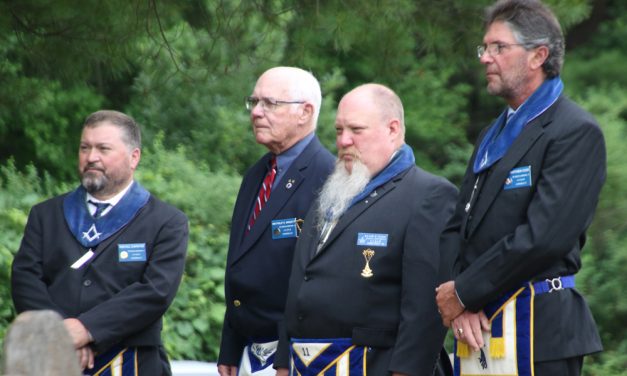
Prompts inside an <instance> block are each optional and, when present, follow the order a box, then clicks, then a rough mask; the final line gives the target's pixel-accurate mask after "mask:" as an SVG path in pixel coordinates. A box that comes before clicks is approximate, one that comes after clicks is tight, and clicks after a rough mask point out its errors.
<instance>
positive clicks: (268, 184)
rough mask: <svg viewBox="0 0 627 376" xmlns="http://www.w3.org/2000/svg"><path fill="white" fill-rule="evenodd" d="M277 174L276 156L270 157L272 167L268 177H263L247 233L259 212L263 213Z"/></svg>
mask: <svg viewBox="0 0 627 376" xmlns="http://www.w3.org/2000/svg"><path fill="white" fill-rule="evenodd" d="M275 176H276V157H272V159H270V169H269V170H268V173H267V174H266V177H265V178H264V179H263V183H261V188H260V189H259V194H258V195H257V200H256V201H255V207H254V208H253V214H252V215H251V216H250V220H249V221H248V227H247V228H246V232H247V233H248V232H249V231H250V229H251V228H252V227H253V225H254V224H255V221H256V220H257V217H258V216H259V213H261V209H263V207H264V206H265V205H266V202H268V200H269V199H270V192H271V190H272V183H274V178H275Z"/></svg>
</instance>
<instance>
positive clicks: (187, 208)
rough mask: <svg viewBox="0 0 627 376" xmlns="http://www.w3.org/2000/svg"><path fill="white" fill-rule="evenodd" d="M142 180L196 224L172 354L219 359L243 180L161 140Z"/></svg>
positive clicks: (171, 329)
mask: <svg viewBox="0 0 627 376" xmlns="http://www.w3.org/2000/svg"><path fill="white" fill-rule="evenodd" d="M137 180H138V181H140V182H141V183H142V184H143V185H144V186H145V187H146V188H147V189H148V190H149V191H150V192H151V193H152V194H154V195H155V196H157V197H159V198H160V199H162V200H164V201H166V202H168V203H171V204H172V205H174V206H176V207H178V208H179V209H181V210H182V211H183V212H184V213H185V214H186V215H187V217H188V218H189V222H190V235H189V237H190V239H189V247H188V251H187V252H188V253H187V260H186V266H185V275H184V276H183V281H182V283H181V287H180V288H179V293H178V294H177V296H176V299H175V300H174V303H173V304H172V306H171V307H170V309H169V310H168V312H167V314H166V317H165V320H164V333H163V338H164V342H165V346H166V349H167V350H168V353H169V355H170V356H171V357H172V358H173V359H203V360H212V359H216V358H217V355H218V354H217V349H218V347H219V343H220V333H221V328H222V320H223V319H224V282H223V281H224V263H225V260H226V250H227V247H228V232H229V229H230V221H231V212H232V211H233V205H234V204H235V196H236V194H237V190H238V188H239V183H240V180H241V178H240V177H239V176H237V175H232V174H227V173H223V172H213V171H211V170H209V168H208V167H207V166H206V165H205V164H203V163H199V162H194V161H191V160H190V159H189V158H188V156H187V151H186V149H185V148H183V147H180V148H178V149H177V150H175V151H169V150H166V149H165V148H164V146H163V144H162V136H158V137H157V140H156V141H155V143H154V144H153V145H152V146H151V147H150V148H149V149H147V150H145V153H144V155H143V157H142V161H141V165H140V168H139V170H138V174H137Z"/></svg>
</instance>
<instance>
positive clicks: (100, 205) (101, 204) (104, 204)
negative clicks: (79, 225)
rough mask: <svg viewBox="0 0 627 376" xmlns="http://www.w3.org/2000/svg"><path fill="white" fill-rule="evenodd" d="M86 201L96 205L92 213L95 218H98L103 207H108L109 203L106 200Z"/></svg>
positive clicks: (103, 209)
mask: <svg viewBox="0 0 627 376" xmlns="http://www.w3.org/2000/svg"><path fill="white" fill-rule="evenodd" d="M88 202H89V203H90V204H92V205H94V206H95V207H96V211H95V212H94V214H93V217H94V218H95V219H98V218H100V216H101V215H102V212H103V211H105V209H106V208H108V207H109V205H111V204H109V203H108V202H94V201H92V200H89V201H88Z"/></svg>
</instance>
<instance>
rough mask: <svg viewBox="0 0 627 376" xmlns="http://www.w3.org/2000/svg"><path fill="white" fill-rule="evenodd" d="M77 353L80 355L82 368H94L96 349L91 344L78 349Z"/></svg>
mask: <svg viewBox="0 0 627 376" xmlns="http://www.w3.org/2000/svg"><path fill="white" fill-rule="evenodd" d="M76 355H77V356H78V363H79V365H80V367H81V369H83V370H84V369H86V368H94V350H92V349H91V347H89V346H83V347H81V348H80V349H76Z"/></svg>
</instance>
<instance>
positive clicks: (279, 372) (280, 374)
mask: <svg viewBox="0 0 627 376" xmlns="http://www.w3.org/2000/svg"><path fill="white" fill-rule="evenodd" d="M289 374H290V370H289V369H287V368H277V369H276V376H289Z"/></svg>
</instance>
